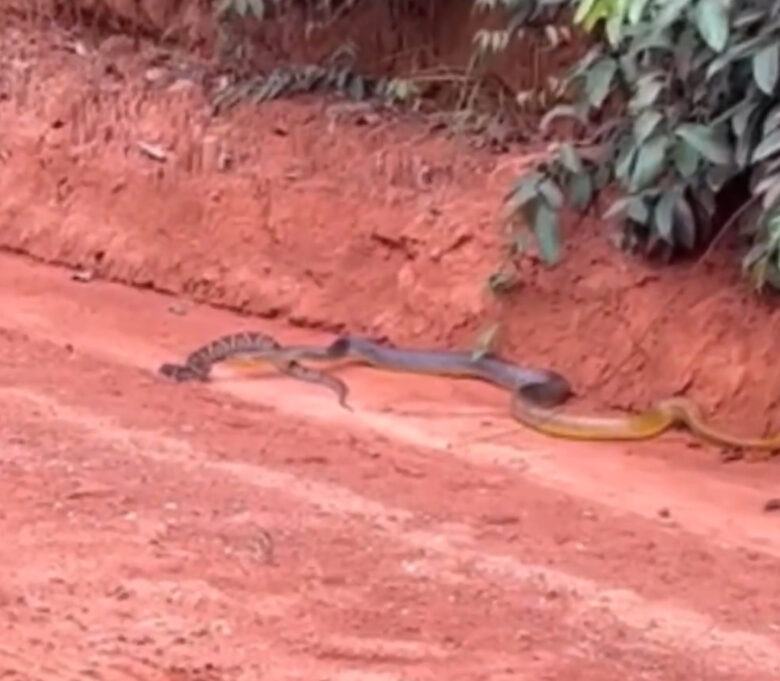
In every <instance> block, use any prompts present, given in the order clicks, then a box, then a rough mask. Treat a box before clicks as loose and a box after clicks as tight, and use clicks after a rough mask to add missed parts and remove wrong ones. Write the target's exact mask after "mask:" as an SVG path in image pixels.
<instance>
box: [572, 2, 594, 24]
mask: <svg viewBox="0 0 780 681" xmlns="http://www.w3.org/2000/svg"><path fill="white" fill-rule="evenodd" d="M597 2H598V0H580V2H579V4H578V5H577V11H576V12H575V13H574V23H575V24H579V23H582V22H583V21H584V19H585V17H587V16H588V14H589V13H590V12H591V11H592V10H593V9H594V7H595V6H596V3H597Z"/></svg>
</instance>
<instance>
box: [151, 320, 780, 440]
mask: <svg viewBox="0 0 780 681" xmlns="http://www.w3.org/2000/svg"><path fill="white" fill-rule="evenodd" d="M299 360H315V361H328V362H336V361H338V360H350V361H353V362H358V363H362V364H368V365H371V366H374V367H377V368H379V369H385V370H390V371H399V372H413V373H423V374H439V375H444V376H452V377H456V378H474V379H480V380H483V381H486V382H488V383H491V384H493V385H496V386H498V387H501V388H504V389H506V390H509V391H510V392H511V393H512V402H511V413H512V416H513V417H514V418H515V419H516V420H518V421H519V422H520V423H522V424H523V425H525V426H528V427H529V428H532V429H534V430H536V431H538V432H541V433H544V434H545V435H550V436H553V437H559V438H566V439H570V440H645V439H649V438H653V437H657V436H658V435H660V434H661V433H663V432H664V431H666V430H669V429H670V428H672V427H675V426H685V427H687V428H688V430H689V431H690V432H691V433H693V434H694V435H696V436H697V437H699V438H701V439H702V440H705V441H708V442H710V443H713V444H716V445H721V446H727V447H738V448H746V449H762V450H775V449H780V434H774V435H771V436H769V437H766V438H744V437H739V436H734V435H730V434H728V433H723V432H720V431H718V430H716V429H715V428H713V427H712V426H710V425H709V424H707V423H706V422H705V421H704V419H703V417H702V415H701V412H700V410H699V408H698V407H697V405H696V404H694V403H693V402H692V401H691V400H689V399H686V398H681V397H680V398H668V399H664V400H661V401H659V402H656V403H655V404H654V405H652V406H651V407H649V408H648V409H645V410H644V411H642V412H639V413H637V414H628V415H626V416H587V415H580V414H564V413H560V412H558V411H556V410H555V409H553V408H554V407H557V406H559V405H561V404H563V403H564V402H565V401H566V399H567V398H568V397H569V396H570V395H571V386H570V385H569V382H568V381H567V380H566V379H565V378H564V377H563V376H561V375H560V374H558V373H556V372H554V371H550V370H547V369H532V368H526V367H520V366H517V365H514V364H511V363H509V362H507V361H505V360H503V359H501V358H499V357H497V356H495V355H492V354H487V355H483V356H482V357H480V358H475V357H474V356H473V354H472V353H470V352H462V351H450V350H446V351H445V350H407V349H402V348H395V347H392V346H386V345H381V344H379V343H377V342H375V341H372V340H369V339H366V338H359V337H353V336H339V337H338V338H336V339H335V340H334V341H333V342H332V343H331V344H330V345H328V346H326V347H321V346H302V345H298V346H296V345H291V346H282V345H280V344H279V343H277V342H276V341H275V340H274V339H273V338H271V337H270V336H267V335H265V334H261V333H255V332H239V333H233V334H228V335H226V336H222V337H221V338H218V339H217V340H215V341H212V342H211V343H208V344H207V345H204V346H202V347H200V348H198V349H197V350H196V351H195V352H193V353H191V354H190V355H189V356H188V357H187V359H186V361H185V363H184V364H183V365H182V364H170V363H166V364H163V365H162V366H161V367H160V369H159V371H160V373H162V374H164V375H166V376H169V377H170V378H173V379H174V380H177V381H182V380H192V379H197V380H207V379H208V375H209V372H210V370H211V366H212V365H213V364H216V363H218V362H231V361H233V362H241V363H246V362H249V363H252V364H254V363H258V362H269V363H271V364H272V365H273V366H275V367H276V368H277V369H279V370H280V371H281V372H283V373H285V374H287V375H289V376H292V377H294V378H298V379H300V380H304V381H307V382H310V383H321V384H323V385H325V386H327V387H328V388H330V389H331V390H333V391H334V392H335V393H336V394H337V395H338V398H339V403H340V404H341V405H342V406H344V407H347V408H349V407H348V406H347V403H346V398H347V395H348V393H349V389H348V388H347V386H346V384H345V383H344V382H343V381H342V380H340V379H339V378H336V377H334V376H331V375H330V374H327V373H325V372H322V371H318V370H316V369H311V368H309V367H305V366H303V365H301V364H300V363H299Z"/></svg>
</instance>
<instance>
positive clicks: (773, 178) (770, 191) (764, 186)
mask: <svg viewBox="0 0 780 681" xmlns="http://www.w3.org/2000/svg"><path fill="white" fill-rule="evenodd" d="M753 194H754V195H756V196H761V195H762V194H763V199H762V200H761V201H762V205H763V207H764V210H770V209H771V208H772V207H773V206H774V205H775V204H776V203H777V201H778V199H780V174H774V175H770V176H769V177H765V178H764V179H763V180H761V182H759V183H758V185H756V188H755V189H754V190H753Z"/></svg>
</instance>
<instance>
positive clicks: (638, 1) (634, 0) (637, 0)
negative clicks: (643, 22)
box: [627, 0, 648, 24]
mask: <svg viewBox="0 0 780 681" xmlns="http://www.w3.org/2000/svg"><path fill="white" fill-rule="evenodd" d="M647 3H648V0H631V2H630V3H629V6H628V15H627V16H628V21H629V23H631V24H638V23H639V21H640V19H641V18H642V14H643V13H644V11H645V8H646V7H647Z"/></svg>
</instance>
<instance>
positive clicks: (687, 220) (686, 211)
mask: <svg viewBox="0 0 780 681" xmlns="http://www.w3.org/2000/svg"><path fill="white" fill-rule="evenodd" d="M674 241H675V243H681V244H682V245H683V246H684V247H685V248H686V249H687V250H689V251H690V250H693V247H694V246H695V245H696V217H695V216H694V213H693V209H692V208H691V205H690V204H689V203H688V200H687V199H686V198H685V197H684V196H682V195H680V196H678V197H677V200H676V201H675V203H674Z"/></svg>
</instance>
